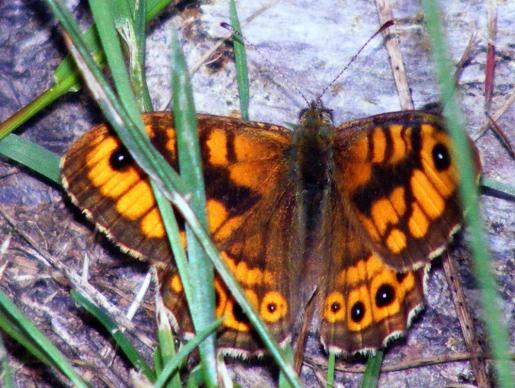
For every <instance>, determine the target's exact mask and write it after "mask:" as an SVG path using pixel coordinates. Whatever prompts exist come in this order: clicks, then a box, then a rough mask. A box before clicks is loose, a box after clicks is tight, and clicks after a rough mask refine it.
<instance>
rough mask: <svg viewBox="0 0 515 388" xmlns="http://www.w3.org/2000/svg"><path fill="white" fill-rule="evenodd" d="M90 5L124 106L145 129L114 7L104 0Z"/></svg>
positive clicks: (136, 122) (131, 116)
mask: <svg viewBox="0 0 515 388" xmlns="http://www.w3.org/2000/svg"><path fill="white" fill-rule="evenodd" d="M89 4H90V8H91V13H92V14H93V19H94V21H95V25H96V27H97V31H98V35H99V37H100V41H101V42H102V48H103V50H104V53H105V55H106V59H107V64H108V66H109V69H110V71H111V75H112V77H113V82H114V85H115V87H116V91H117V93H118V96H119V98H120V101H121V103H122V106H123V107H124V108H125V111H126V112H127V113H128V115H129V117H130V118H131V120H132V122H133V123H135V124H136V125H137V126H138V127H139V128H143V121H142V120H141V114H140V112H139V109H138V105H137V103H136V99H135V98H134V93H133V92H132V87H131V83H130V79H129V73H128V72H127V69H126V67H125V58H124V57H123V54H122V48H121V45H120V41H119V39H118V35H117V33H116V29H115V28H114V17H113V14H112V12H111V8H112V5H111V3H110V2H107V1H104V0H89ZM126 23H127V24H126V25H128V26H130V22H129V21H128V20H127V19H126ZM129 28H130V27H129Z"/></svg>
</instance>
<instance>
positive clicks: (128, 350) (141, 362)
mask: <svg viewBox="0 0 515 388" xmlns="http://www.w3.org/2000/svg"><path fill="white" fill-rule="evenodd" d="M71 296H72V298H73V300H75V302H76V303H77V304H79V306H81V307H82V308H84V309H85V310H86V311H87V312H88V313H90V314H91V315H93V316H94V317H95V318H96V319H97V320H98V321H99V322H100V323H101V324H102V326H104V328H105V329H106V330H107V331H108V332H109V334H110V335H111V336H112V337H113V339H114V340H115V342H116V344H117V345H118V346H119V347H120V350H121V351H122V352H123V354H125V356H126V357H127V359H128V360H129V361H130V363H131V364H132V365H133V366H134V368H136V369H137V370H138V371H141V372H142V373H143V374H144V375H145V376H146V377H147V379H149V380H150V381H152V382H153V381H155V380H156V376H155V374H154V372H153V371H152V369H150V367H149V366H148V365H147V363H146V362H145V359H144V358H143V357H142V356H141V355H140V354H139V353H138V351H137V350H136V348H135V347H134V346H132V344H131V343H130V341H129V340H128V339H127V337H125V335H123V333H122V332H121V331H120V329H119V328H118V326H117V325H116V323H115V322H114V321H113V320H112V319H111V317H110V316H109V315H108V314H107V313H106V312H105V311H104V310H103V309H101V308H100V307H98V306H96V305H95V304H94V303H92V302H91V301H90V300H89V299H87V298H86V297H85V296H83V295H82V294H81V293H80V292H78V291H76V290H72V291H71Z"/></svg>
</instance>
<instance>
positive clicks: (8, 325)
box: [0, 307, 55, 368]
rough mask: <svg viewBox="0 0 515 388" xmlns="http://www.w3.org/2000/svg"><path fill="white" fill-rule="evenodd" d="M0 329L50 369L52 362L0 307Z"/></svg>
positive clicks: (52, 365)
mask: <svg viewBox="0 0 515 388" xmlns="http://www.w3.org/2000/svg"><path fill="white" fill-rule="evenodd" d="M0 329H1V330H3V331H4V332H5V334H7V335H8V336H9V337H11V338H12V339H13V340H15V341H16V342H18V343H19V344H20V345H21V346H22V347H23V348H24V349H25V350H26V351H27V352H29V353H30V354H32V355H33V356H34V357H36V358H37V359H38V360H39V361H41V362H42V363H43V364H46V365H48V366H50V367H52V368H54V367H55V364H54V363H53V362H52V360H51V359H50V358H48V357H47V355H46V354H45V353H44V352H43V351H41V349H40V348H39V346H37V345H36V344H35V343H34V341H32V339H31V338H30V337H29V336H28V335H27V334H26V333H25V332H24V331H23V330H21V329H20V326H19V324H18V323H17V322H16V321H15V320H13V319H12V318H10V317H9V315H8V313H7V312H6V311H5V310H4V309H3V308H1V307H0Z"/></svg>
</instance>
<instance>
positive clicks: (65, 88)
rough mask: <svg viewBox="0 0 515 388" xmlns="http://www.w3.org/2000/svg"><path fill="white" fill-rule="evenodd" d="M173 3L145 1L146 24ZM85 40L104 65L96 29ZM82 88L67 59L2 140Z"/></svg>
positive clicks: (7, 125)
mask: <svg viewBox="0 0 515 388" xmlns="http://www.w3.org/2000/svg"><path fill="white" fill-rule="evenodd" d="M171 2H172V0H147V1H145V4H146V13H145V22H147V23H148V22H149V21H150V20H152V19H153V18H155V17H156V16H157V15H158V14H159V13H160V12H161V11H162V10H163V9H164V8H165V7H167V6H168V5H169V4H170V3H171ZM84 39H85V43H86V45H87V46H88V47H89V49H90V50H89V51H90V52H92V53H93V56H94V58H95V59H96V61H97V63H103V61H104V57H103V53H102V51H101V50H100V44H99V41H98V37H97V35H96V30H95V28H94V27H90V28H89V29H88V31H86V32H85V33H84ZM81 86H82V81H81V78H80V75H79V73H78V71H77V68H76V66H75V64H74V63H73V60H72V59H71V58H70V57H67V58H65V59H64V60H63V61H61V63H60V64H59V65H58V66H57V68H56V70H55V72H54V85H53V86H52V87H50V88H49V89H47V90H46V91H44V92H43V93H42V94H40V95H39V96H38V97H37V98H36V99H35V100H33V101H32V102H31V103H29V104H28V105H26V106H24V107H23V108H22V109H20V110H19V111H17V112H16V113H15V114H13V115H12V116H11V117H9V118H8V119H7V120H6V121H4V122H3V123H1V124H0V140H1V139H3V138H4V137H5V136H7V135H8V134H10V133H11V132H12V131H14V130H15V129H16V128H18V127H20V126H21V125H22V124H24V123H25V122H27V121H28V120H29V119H30V118H31V117H33V116H34V115H35V114H37V113H38V112H40V111H41V110H42V109H44V108H45V107H47V106H49V105H50V104H52V103H53V102H54V101H55V100H57V99H58V98H59V97H61V96H63V95H64V94H66V93H68V92H76V91H78V90H80V88H81Z"/></svg>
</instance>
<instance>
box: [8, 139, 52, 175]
mask: <svg viewBox="0 0 515 388" xmlns="http://www.w3.org/2000/svg"><path fill="white" fill-rule="evenodd" d="M0 154H1V155H4V156H6V157H8V158H10V159H12V160H14V161H15V162H17V163H20V164H22V165H23V166H25V167H28V168H30V169H31V170H33V171H35V172H37V173H38V174H41V175H43V176H44V177H45V178H47V179H49V180H51V181H52V182H54V183H57V184H59V185H60V184H61V173H60V171H59V156H57V155H56V154H54V153H53V152H51V151H48V150H47V149H45V148H43V147H41V146H40V145H38V144H36V143H32V142H31V141H29V140H27V139H24V138H22V137H20V136H17V135H15V134H11V135H9V136H7V137H6V138H5V139H3V140H2V141H0Z"/></svg>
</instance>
